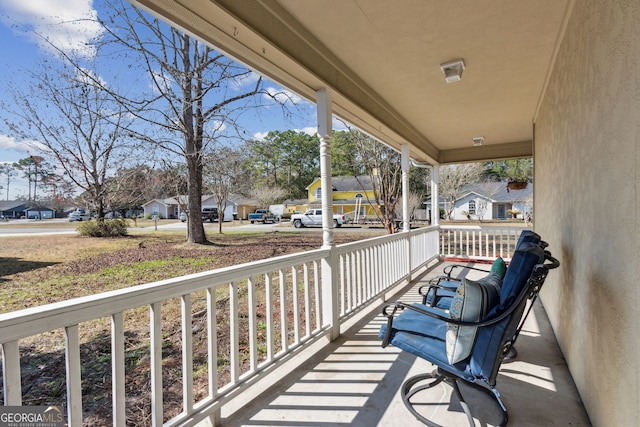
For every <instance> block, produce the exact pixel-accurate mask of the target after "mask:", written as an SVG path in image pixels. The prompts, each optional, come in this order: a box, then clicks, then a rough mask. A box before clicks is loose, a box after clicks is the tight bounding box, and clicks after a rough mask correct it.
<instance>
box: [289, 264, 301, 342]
mask: <svg viewBox="0 0 640 427" xmlns="http://www.w3.org/2000/svg"><path fill="white" fill-rule="evenodd" d="M291 286H292V287H293V289H292V293H293V295H292V298H293V339H294V342H295V343H296V344H298V343H299V342H300V290H299V289H298V266H297V265H294V266H292V267H291Z"/></svg>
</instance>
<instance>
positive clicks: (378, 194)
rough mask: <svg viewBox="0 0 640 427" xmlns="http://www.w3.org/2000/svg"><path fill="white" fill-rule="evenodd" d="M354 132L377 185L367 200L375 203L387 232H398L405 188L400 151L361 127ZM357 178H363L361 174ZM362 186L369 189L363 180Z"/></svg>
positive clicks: (373, 182)
mask: <svg viewBox="0 0 640 427" xmlns="http://www.w3.org/2000/svg"><path fill="white" fill-rule="evenodd" d="M350 133H351V138H353V141H354V142H355V146H356V150H357V151H358V157H359V158H360V159H363V160H362V163H363V166H364V168H365V170H366V171H367V174H368V176H369V179H370V181H371V188H372V189H373V195H374V196H373V200H371V199H370V198H369V196H368V195H367V196H366V197H367V202H368V203H369V205H371V206H373V207H374V211H375V212H376V215H377V217H378V220H380V222H381V223H382V225H383V226H384V228H385V230H386V231H387V233H390V234H391V233H395V231H396V221H397V220H398V218H397V216H396V204H397V203H398V202H399V201H400V199H401V192H402V166H401V163H400V153H398V152H397V151H395V150H393V149H391V148H389V147H387V146H386V145H384V144H382V143H381V142H378V141H376V140H374V139H373V138H371V137H370V136H368V135H366V134H364V133H362V132H360V131H357V130H353V129H350ZM364 159H366V161H365V160H364ZM355 178H356V179H359V178H358V177H357V176H356V177H355ZM360 186H361V187H362V189H363V190H365V189H366V186H364V185H363V183H362V182H360ZM366 194H367V193H366V192H365V195H366Z"/></svg>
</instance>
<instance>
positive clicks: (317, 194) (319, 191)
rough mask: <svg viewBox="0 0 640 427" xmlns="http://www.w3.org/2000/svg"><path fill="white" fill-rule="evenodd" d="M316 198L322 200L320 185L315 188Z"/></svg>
mask: <svg viewBox="0 0 640 427" xmlns="http://www.w3.org/2000/svg"><path fill="white" fill-rule="evenodd" d="M316 199H317V200H322V187H318V188H316Z"/></svg>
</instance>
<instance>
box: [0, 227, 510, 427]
mask: <svg viewBox="0 0 640 427" xmlns="http://www.w3.org/2000/svg"><path fill="white" fill-rule="evenodd" d="M441 228H442V229H441V230H439V229H438V227H427V228H422V229H418V230H411V231H410V232H409V233H397V234H394V235H388V236H381V237H376V238H373V239H368V240H364V241H358V242H353V243H348V244H344V245H339V246H337V247H335V248H333V249H328V248H327V249H318V250H313V251H309V252H305V253H300V254H294V255H286V256H282V257H276V258H272V259H267V260H263V261H258V262H253V263H248V264H242V265H238V266H233V267H228V268H223V269H218V270H214V271H210V272H205V273H198V274H193V275H189V276H184V277H179V278H175V279H169V280H163V281H160V282H155V283H149V284H146V285H141V286H135V287H132V288H128V289H122V290H118V291H113V292H107V293H103V294H98V295H92V296H88V297H84V298H78V299H74V300H69V301H64V302H60V303H55V304H49V305H45V306H41V307H35V308H31V309H26V310H21V311H17V312H12V313H5V314H1V315H0V344H1V345H2V377H3V382H2V394H3V395H4V405H7V406H9V405H11V406H13V405H22V404H27V405H33V404H42V405H60V406H66V407H67V417H68V420H69V425H71V426H78V425H82V422H83V403H85V405H86V402H83V400H82V399H83V393H82V390H83V377H82V372H83V370H84V369H87V367H89V366H91V367H95V366H96V365H98V364H99V363H107V364H108V365H110V366H109V367H108V369H106V370H107V374H106V378H105V379H104V380H103V382H105V384H106V387H107V390H105V394H109V391H108V389H109V388H110V389H111V407H110V408H109V409H110V411H108V412H111V414H112V415H111V416H112V419H107V420H104V421H103V423H106V424H112V425H116V426H124V425H126V409H127V408H126V406H127V403H126V402H127V390H128V389H130V388H131V385H128V384H129V383H128V381H129V380H130V379H131V375H133V373H132V370H134V369H135V366H132V365H131V363H130V355H131V353H132V352H138V353H140V352H141V353H145V354H146V356H147V363H148V369H147V372H146V374H145V375H147V378H148V379H149V381H148V383H149V386H148V387H147V388H148V390H147V391H148V395H149V396H148V400H149V404H148V412H149V413H148V416H149V420H150V424H151V425H154V426H158V425H163V423H164V425H168V426H175V425H193V424H195V423H196V422H197V421H199V420H202V419H204V418H207V417H208V418H211V419H216V418H217V417H218V416H219V413H220V409H221V407H222V405H224V404H225V403H226V402H227V401H228V400H229V399H231V398H232V397H234V396H236V395H237V394H239V393H241V392H242V390H243V389H244V388H245V387H247V383H248V382H249V381H250V380H252V379H254V377H256V376H257V375H258V374H259V373H260V372H261V371H263V370H265V369H266V368H267V367H273V366H274V365H276V364H278V363H280V362H282V361H284V360H285V359H286V358H287V357H288V356H290V355H291V354H292V352H293V351H294V350H295V349H297V348H299V347H301V346H305V345H307V344H309V343H311V342H313V341H315V339H317V338H318V337H320V336H324V335H325V334H327V333H329V331H330V330H331V329H332V328H333V329H335V324H337V325H339V324H340V323H341V320H342V319H344V318H346V317H348V316H349V315H351V314H352V313H354V312H355V311H357V310H358V309H359V308H361V307H362V306H364V305H366V304H368V303H369V302H371V301H372V300H373V299H375V298H377V297H379V296H381V295H383V294H384V292H385V291H387V290H388V289H389V288H391V287H393V286H394V285H396V284H397V283H400V282H403V281H405V280H407V279H409V278H410V277H411V274H412V273H413V272H414V271H416V270H417V269H419V268H421V267H422V266H424V265H425V264H426V263H428V262H429V261H431V260H433V259H435V258H437V257H438V256H439V255H440V256H444V257H461V258H478V259H480V258H487V259H495V257H497V256H498V255H500V256H503V257H504V258H508V257H509V256H510V253H511V251H512V250H513V246H514V245H515V242H516V240H517V238H518V236H519V233H520V231H521V229H489V230H486V229H485V230H481V229H479V228H474V227H471V228H470V227H466V228H461V227H441ZM323 265H327V267H328V269H329V270H332V271H331V273H332V274H327V272H326V271H324V272H323V271H321V270H322V266H323ZM332 281H333V283H331V282H332ZM331 301H334V302H336V304H331ZM172 310H174V311H172ZM174 313H175V314H174ZM132 318H134V319H136V320H138V325H139V324H140V322H139V320H140V319H144V320H145V324H148V327H145V328H143V329H145V330H144V331H138V330H135V331H134V330H132V329H131V319H132ZM96 322H103V323H105V324H106V325H105V326H104V329H105V330H107V331H108V330H110V334H111V338H110V341H111V347H110V350H107V351H106V354H103V353H100V352H99V351H90V350H87V348H89V349H91V348H93V346H92V344H94V343H93V341H92V340H95V337H94V336H92V334H90V333H83V327H84V325H87V324H95V323H96ZM108 323H110V327H109V326H108ZM338 328H339V326H338ZM338 330H339V329H338ZM43 335H44V340H49V341H50V342H53V343H55V342H61V343H62V342H63V344H60V345H58V347H56V348H52V349H51V350H50V352H49V356H50V358H51V359H52V360H58V362H57V364H58V365H60V364H61V363H62V361H64V362H65V363H64V364H65V366H66V372H65V374H63V375H62V377H63V378H61V379H60V378H58V379H56V378H52V373H51V372H47V371H46V369H47V367H46V366H44V367H40V368H39V369H41V370H42V372H40V373H39V374H40V375H41V376H43V377H46V378H48V382H53V381H58V383H59V384H61V386H60V387H61V390H59V392H57V393H52V395H51V397H50V398H49V399H47V401H46V402H38V403H33V401H31V400H29V401H27V402H24V401H23V384H22V378H23V376H24V375H26V372H25V369H26V368H25V366H27V367H28V369H30V370H33V369H34V368H33V365H34V364H33V363H30V361H29V358H30V357H32V355H31V353H30V351H29V349H28V348H27V347H28V346H29V345H31V344H32V343H33V342H34V341H36V340H42V339H43V338H42V337H43ZM85 335H86V337H85ZM132 335H134V336H135V337H137V338H138V340H139V343H138V345H137V347H135V348H132V344H131V343H130V342H129V340H128V338H130V337H131V336H132ZM176 336H177V337H178V338H177V339H175V340H174V341H173V342H170V341H171V337H176ZM222 338H224V340H223V339H222ZM196 341H197V342H200V343H201V342H204V343H205V344H203V345H202V346H200V347H198V346H197V345H195V344H196ZM223 342H225V343H227V342H228V346H225V347H223V346H222V343H223ZM171 345H175V346H177V347H178V348H177V350H176V351H175V353H177V356H176V355H175V354H173V356H172V357H174V358H175V357H178V358H179V359H180V360H181V361H180V363H178V366H180V369H178V370H179V371H180V372H178V373H177V374H176V376H177V377H178V378H179V381H176V382H180V383H181V392H179V393H176V394H178V395H181V397H182V398H181V401H178V402H176V401H175V399H174V400H173V401H169V400H168V399H165V398H164V397H163V393H164V392H165V391H166V388H167V386H168V385H167V383H166V375H167V373H166V371H167V367H166V363H167V358H168V356H167V355H166V353H167V352H168V351H169V350H171V349H170V348H169V347H171ZM21 346H22V353H23V354H22V355H21ZM194 347H195V348H196V350H195V351H194ZM198 348H199V350H198ZM142 359H144V357H142ZM105 361H106V362H105ZM51 363H54V362H51ZM109 371H110V376H109V374H108V373H109ZM163 371H164V372H163ZM65 385H66V389H65ZM195 385H198V386H199V387H198V388H199V389H203V388H204V389H206V390H207V392H206V393H203V394H198V395H196V393H194V386H195ZM37 386H38V384H27V387H26V388H31V387H37ZM86 386H87V385H86V384H85V387H86ZM109 386H110V387H109ZM174 387H175V386H174ZM41 394H42V393H41ZM105 406H108V404H107V405H105ZM167 413H169V414H171V415H170V416H171V418H170V419H168V420H167V421H166V422H165V421H164V420H165V418H169V416H167V415H165V414H167Z"/></svg>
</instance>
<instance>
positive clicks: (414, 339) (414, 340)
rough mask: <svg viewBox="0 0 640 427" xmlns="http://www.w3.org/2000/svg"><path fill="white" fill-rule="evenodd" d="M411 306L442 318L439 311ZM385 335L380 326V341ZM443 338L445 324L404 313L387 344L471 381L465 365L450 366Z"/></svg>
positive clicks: (384, 326)
mask: <svg viewBox="0 0 640 427" xmlns="http://www.w3.org/2000/svg"><path fill="white" fill-rule="evenodd" d="M413 306H415V307H418V308H420V309H422V310H426V311H432V312H434V313H438V314H439V315H442V311H440V310H435V309H433V308H431V307H427V306H425V305H422V304H413ZM386 331H387V325H386V324H385V325H382V326H381V327H380V332H379V334H378V336H379V338H380V339H383V338H384V336H385V334H386ZM445 334H446V322H444V321H442V320H439V319H435V318H433V317H429V316H427V315H424V314H421V313H418V312H415V311H412V310H408V309H405V310H404V311H403V312H402V313H401V314H399V315H398V316H396V317H395V319H394V320H393V327H392V331H391V338H390V340H389V342H390V344H392V345H394V346H395V347H398V348H400V349H402V350H404V351H407V352H409V353H411V354H414V355H416V356H418V357H420V358H422V359H425V360H427V361H429V362H431V363H433V364H434V365H437V366H438V367H440V368H442V369H445V370H447V371H449V372H451V373H453V374H456V375H458V376H462V377H463V378H468V379H469V380H472V377H471V376H470V375H469V373H468V372H465V368H466V367H467V365H466V363H458V364H457V365H452V364H450V363H449V360H448V358H447V350H446V344H445Z"/></svg>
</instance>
